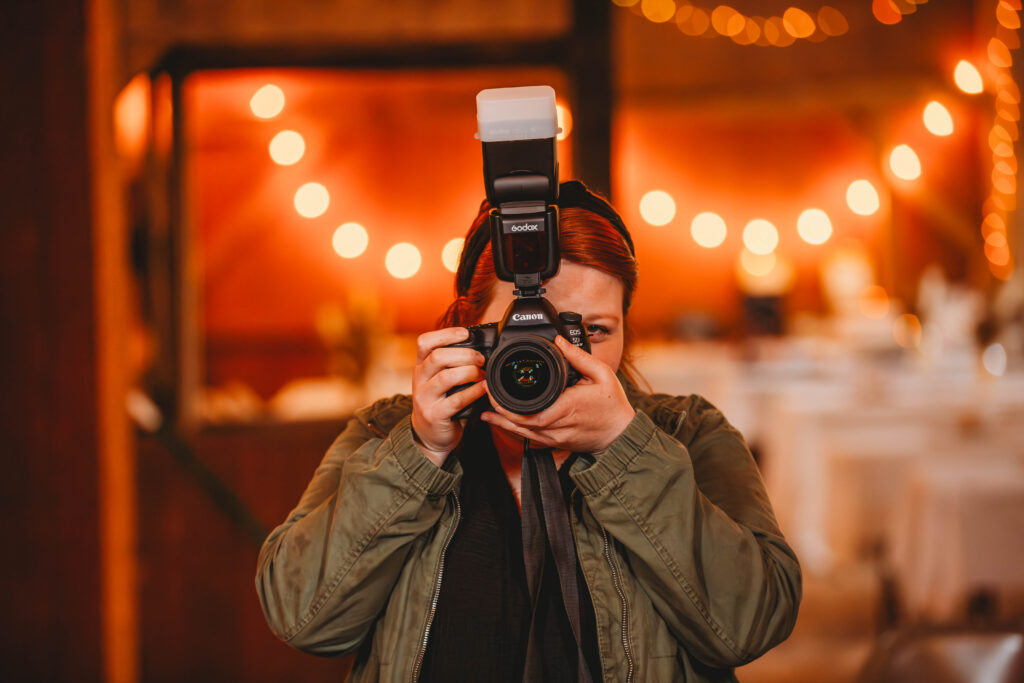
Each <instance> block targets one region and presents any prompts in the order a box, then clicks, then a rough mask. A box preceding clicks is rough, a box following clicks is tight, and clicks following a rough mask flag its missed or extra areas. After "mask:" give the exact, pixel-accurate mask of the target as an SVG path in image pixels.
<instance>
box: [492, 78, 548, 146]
mask: <svg viewBox="0 0 1024 683" xmlns="http://www.w3.org/2000/svg"><path fill="white" fill-rule="evenodd" d="M476 124H477V134H476V136H477V138H478V139H479V140H480V142H507V141H510V140H537V139H543V138H553V137H555V136H556V135H557V134H558V114H557V113H556V111H555V89H554V88H552V87H551V86H549V85H529V86H524V87H521V88H490V89H488V90H481V91H480V92H478V93H477V94H476Z"/></svg>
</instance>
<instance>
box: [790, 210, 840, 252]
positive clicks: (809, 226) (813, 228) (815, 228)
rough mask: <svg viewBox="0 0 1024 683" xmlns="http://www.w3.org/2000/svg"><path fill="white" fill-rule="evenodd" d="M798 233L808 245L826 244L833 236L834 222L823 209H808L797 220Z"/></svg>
mask: <svg viewBox="0 0 1024 683" xmlns="http://www.w3.org/2000/svg"><path fill="white" fill-rule="evenodd" d="M796 231H797V232H798V233H799V234H800V237H801V238H802V239H803V241H804V242H807V243H808V244H824V243H825V242H827V241H828V238H829V237H831V236H832V221H831V220H829V217H828V214H827V213H825V212H824V211H822V210H821V209H807V210H806V211H804V212H803V213H802V214H800V217H799V218H798V219H797V221H796Z"/></svg>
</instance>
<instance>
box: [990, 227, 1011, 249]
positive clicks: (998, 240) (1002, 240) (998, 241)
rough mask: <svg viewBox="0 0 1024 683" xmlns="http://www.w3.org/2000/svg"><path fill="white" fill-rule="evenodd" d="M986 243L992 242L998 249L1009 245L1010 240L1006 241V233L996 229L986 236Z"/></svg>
mask: <svg viewBox="0 0 1024 683" xmlns="http://www.w3.org/2000/svg"><path fill="white" fill-rule="evenodd" d="M985 244H991V245H992V246H993V247H994V248H996V249H1002V248H1003V247H1007V246H1009V242H1007V241H1006V233H1002V232H996V231H992V232H990V233H989V234H988V235H986V236H985Z"/></svg>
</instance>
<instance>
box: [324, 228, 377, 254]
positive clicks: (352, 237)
mask: <svg viewBox="0 0 1024 683" xmlns="http://www.w3.org/2000/svg"><path fill="white" fill-rule="evenodd" d="M369 244H370V236H369V235H368V234H367V232H366V228H364V227H363V226H361V225H359V223H343V224H341V225H339V226H338V229H337V230H335V231H334V236H333V237H332V238H331V246H333V247H334V251H335V253H336V254H338V256H340V257H342V258H356V257H357V256H360V255H362V253H363V252H364V251H366V247H367V246H368V245H369Z"/></svg>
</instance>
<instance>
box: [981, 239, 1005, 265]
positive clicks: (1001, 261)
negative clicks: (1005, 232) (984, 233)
mask: <svg viewBox="0 0 1024 683" xmlns="http://www.w3.org/2000/svg"><path fill="white" fill-rule="evenodd" d="M985 258H987V259H988V260H989V262H990V263H992V264H993V265H997V266H1005V265H1006V264H1008V263H1009V262H1010V248H1009V247H1008V246H1006V245H1005V244H1004V245H1003V246H1001V247H997V246H993V244H992V243H991V242H989V241H988V240H985Z"/></svg>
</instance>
